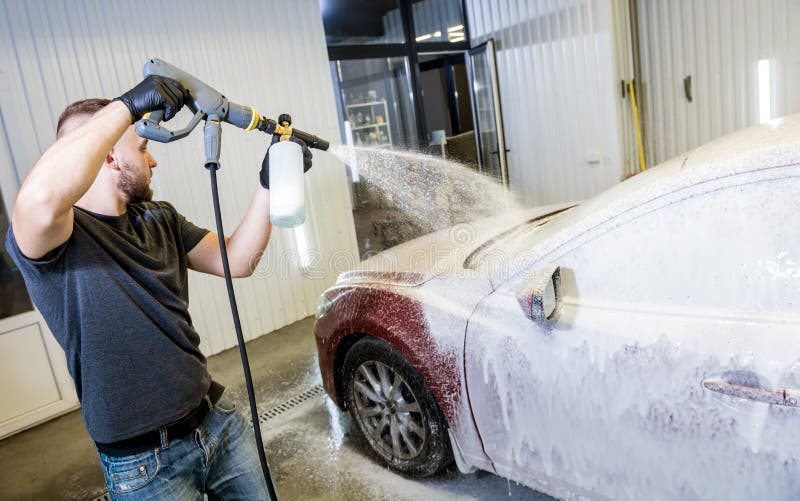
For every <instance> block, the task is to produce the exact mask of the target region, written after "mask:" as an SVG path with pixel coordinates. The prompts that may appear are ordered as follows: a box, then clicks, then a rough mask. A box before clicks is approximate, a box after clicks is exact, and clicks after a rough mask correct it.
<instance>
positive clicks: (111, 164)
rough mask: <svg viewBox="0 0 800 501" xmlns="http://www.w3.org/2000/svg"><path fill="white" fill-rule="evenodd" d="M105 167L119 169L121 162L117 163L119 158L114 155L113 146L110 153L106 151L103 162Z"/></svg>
mask: <svg viewBox="0 0 800 501" xmlns="http://www.w3.org/2000/svg"><path fill="white" fill-rule="evenodd" d="M103 166H104V167H108V168H109V169H113V170H119V164H118V163H117V159H116V158H115V157H114V148H111V150H109V152H108V153H106V158H105V161H104V162H103Z"/></svg>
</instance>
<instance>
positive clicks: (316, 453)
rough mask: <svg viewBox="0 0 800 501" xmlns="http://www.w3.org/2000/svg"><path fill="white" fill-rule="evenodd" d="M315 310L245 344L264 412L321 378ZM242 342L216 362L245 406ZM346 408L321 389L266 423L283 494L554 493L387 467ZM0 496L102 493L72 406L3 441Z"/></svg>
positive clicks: (486, 478) (477, 477)
mask: <svg viewBox="0 0 800 501" xmlns="http://www.w3.org/2000/svg"><path fill="white" fill-rule="evenodd" d="M313 326H314V319H313V317H310V318H307V319H304V320H301V321H299V322H296V323H294V324H292V325H289V326H287V327H284V328H283V329H279V330H277V331H275V332H273V333H271V334H269V335H267V336H262V337H260V338H259V339H256V340H254V341H251V342H249V343H248V344H247V349H248V355H249V358H250V365H251V367H252V373H253V378H254V385H255V388H256V400H257V402H258V408H259V412H262V413H263V412H264V411H267V410H270V409H274V408H276V407H277V406H278V405H281V404H283V403H284V402H286V401H287V400H289V399H291V398H293V397H296V396H297V395H300V394H302V393H304V392H307V391H309V390H310V389H313V388H314V387H316V386H318V385H320V384H321V379H320V376H319V370H318V368H317V357H316V347H315V344H314V337H313ZM239 360H240V359H239V352H238V349H236V348H234V349H231V350H228V351H226V352H223V353H220V354H219V355H215V356H213V357H211V358H210V359H209V361H208V364H209V369H210V371H211V374H212V375H213V377H214V379H215V380H217V381H219V382H220V383H222V384H224V385H225V386H226V387H227V388H228V389H229V390H230V391H231V393H232V394H233V396H234V397H235V399H236V400H237V401H238V402H239V405H240V408H241V409H245V413H246V414H248V415H249V411H247V394H246V391H245V388H244V381H243V375H242V369H241V366H240V362H239ZM354 432H355V428H354V427H353V426H352V424H351V422H350V419H349V416H345V415H342V413H341V412H340V411H339V410H338V409H337V408H336V406H335V405H333V403H332V402H330V400H329V399H328V397H327V396H326V395H324V394H316V395H315V396H312V397H310V398H308V399H307V400H305V401H304V402H302V403H301V404H299V405H297V406H295V407H294V408H292V409H290V410H288V411H286V412H281V413H279V414H278V415H276V416H274V417H272V418H271V419H269V420H268V421H266V422H265V423H263V424H262V434H263V437H264V444H265V448H266V451H267V458H268V460H269V464H270V469H271V472H272V476H273V481H274V482H275V488H276V491H277V493H278V496H279V498H280V499H282V500H328V499H331V500H333V499H335V500H362V499H369V500H383V499H386V500H389V499H391V500H398V499H400V500H402V499H408V500H418V499H500V498H503V499H525V500H550V499H552V498H549V497H547V496H545V495H543V494H540V493H538V492H536V491H533V490H531V489H528V488H527V487H523V486H520V485H518V484H515V483H513V482H508V481H507V480H505V479H502V478H500V477H497V476H494V475H492V474H489V473H485V472H476V473H473V474H470V475H461V474H460V473H458V472H457V471H455V470H452V471H448V472H445V473H444V474H442V475H440V476H438V477H435V478H431V479H424V480H418V479H409V478H405V477H403V476H401V475H398V474H395V473H393V472H390V471H388V470H387V469H386V468H384V467H382V466H381V465H380V464H379V463H378V461H377V460H376V459H375V458H374V456H373V455H372V454H371V453H370V452H369V451H368V450H367V449H366V448H365V447H366V446H365V445H364V444H363V443H362V442H361V440H359V438H358V437H357V436H355V435H354ZM0 465H2V468H0V500H6V499H9V500H10V499H14V500H27V499H48V500H59V499H64V500H79V501H88V500H91V499H94V498H96V497H98V496H101V495H102V494H103V493H104V492H105V489H104V485H103V475H102V473H101V471H100V463H99V460H98V458H97V453H96V452H95V450H94V447H93V445H92V443H91V440H90V439H89V436H88V435H87V433H86V430H85V429H84V426H83V420H82V418H81V415H80V412H79V411H75V412H72V413H69V414H66V415H64V416H62V417H60V418H57V419H54V420H52V421H50V422H48V423H45V424H43V425H41V426H38V427H36V428H33V429H30V430H27V431H24V432H22V433H19V434H17V435H15V436H13V437H10V438H8V439H6V440H3V441H0Z"/></svg>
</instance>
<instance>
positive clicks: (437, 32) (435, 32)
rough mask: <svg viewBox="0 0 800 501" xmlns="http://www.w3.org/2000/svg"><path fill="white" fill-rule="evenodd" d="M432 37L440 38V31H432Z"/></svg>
mask: <svg viewBox="0 0 800 501" xmlns="http://www.w3.org/2000/svg"><path fill="white" fill-rule="evenodd" d="M433 36H434V37H436V38H439V37H441V36H442V32H441V31H434V32H433Z"/></svg>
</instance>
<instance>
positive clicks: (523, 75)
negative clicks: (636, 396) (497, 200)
mask: <svg viewBox="0 0 800 501" xmlns="http://www.w3.org/2000/svg"><path fill="white" fill-rule="evenodd" d="M625 3H627V2H617V1H612V0H537V1H525V2H517V1H513V0H500V1H498V0H467V2H466V5H467V16H468V17H467V18H468V21H469V28H470V32H471V33H470V36H471V37H472V40H471V42H472V45H473V46H474V45H476V44H479V43H482V42H483V41H485V40H487V39H489V38H493V39H495V40H496V41H497V45H498V53H497V70H498V79H499V85H500V99H501V107H502V110H503V119H504V125H505V135H506V144H507V147H508V148H509V149H510V150H511V152H510V153H509V154H508V164H509V178H510V184H511V187H512V189H513V190H515V191H516V192H517V193H518V194H519V195H520V198H521V200H522V201H523V202H524V203H525V204H527V205H535V204H547V203H555V202H560V201H567V200H578V199H583V198H587V197H590V196H592V195H594V194H596V193H598V192H600V191H602V190H604V189H606V188H608V187H609V186H612V185H614V184H615V183H617V182H619V181H620V179H621V178H622V177H623V176H624V175H625V174H626V173H627V172H630V171H631V170H632V169H634V168H635V163H632V160H633V159H635V154H634V155H633V156H631V155H630V153H629V151H630V150H631V149H630V145H631V141H630V140H629V139H627V138H628V137H629V136H628V132H627V130H626V123H627V121H628V120H629V119H628V114H629V113H630V112H629V106H628V102H627V101H624V100H623V98H622V96H621V92H620V80H621V79H623V78H627V79H630V77H629V76H626V73H627V71H628V64H629V59H628V57H627V54H620V52H619V51H618V47H619V46H620V42H619V41H618V40H617V39H618V38H619V37H620V36H621V34H623V35H624V34H625V32H626V31H627V26H624V25H622V26H620V23H619V21H615V16H614V15H613V12H614V11H615V10H617V11H620V10H622V11H623V12H624V11H625V9H624V8H623V7H624V4H625ZM621 5H622V7H621ZM620 28H622V29H623V31H622V32H620V31H619V30H620ZM620 57H624V59H622V60H620ZM633 151H634V152H635V150H633Z"/></svg>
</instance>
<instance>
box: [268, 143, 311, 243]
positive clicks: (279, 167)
mask: <svg viewBox="0 0 800 501" xmlns="http://www.w3.org/2000/svg"><path fill="white" fill-rule="evenodd" d="M269 198H270V200H269V218H270V220H271V221H272V224H274V225H275V226H278V227H279V228H294V227H295V226H299V225H301V224H303V222H304V221H305V220H306V205H305V187H304V183H303V149H302V148H301V147H300V145H299V144H297V143H295V142H293V141H280V142H278V143H275V144H273V145H272V146H271V147H270V149H269Z"/></svg>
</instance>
